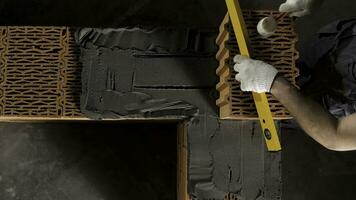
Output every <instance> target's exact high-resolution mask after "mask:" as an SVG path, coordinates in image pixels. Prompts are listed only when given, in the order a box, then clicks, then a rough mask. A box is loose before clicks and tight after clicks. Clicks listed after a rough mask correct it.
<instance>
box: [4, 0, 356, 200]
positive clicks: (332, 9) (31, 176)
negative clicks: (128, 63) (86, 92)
mask: <svg viewBox="0 0 356 200" xmlns="http://www.w3.org/2000/svg"><path fill="white" fill-rule="evenodd" d="M280 2H282V0H254V1H251V0H241V3H242V7H244V8H258V9H277V7H278V4H279V3H280ZM355 10H356V4H354V3H353V1H334V0H326V2H325V4H324V5H323V6H322V8H321V9H320V10H318V11H316V12H314V14H313V15H311V16H308V17H305V18H302V19H300V20H298V21H297V28H298V31H299V36H300V44H301V45H304V44H305V43H306V42H308V39H309V38H310V35H311V34H312V33H314V32H315V31H316V30H317V29H318V28H320V27H321V26H322V25H324V24H327V23H329V22H331V21H332V20H334V19H340V18H345V17H355V14H354V13H355ZM225 12H226V9H225V5H224V1H222V0H210V1H203V0H182V1H164V0H138V1H134V3H132V1H112V0H102V1H94V0H90V1H85V2H78V1H71V0H63V1H46V0H34V1H21V0H16V1H14V0H2V1H1V2H0V24H1V25H71V26H100V27H101V26H110V27H117V26H121V25H133V24H145V25H157V24H158V25H168V26H193V27H205V28H206V27H210V28H212V27H216V26H217V25H218V24H219V22H220V20H221V19H222V17H223V15H224V13H225ZM175 133H176V127H175V124H170V125H169V124H166V125H163V126H162V125H157V124H129V125H123V124H119V125H107V124H106V125H105V124H104V125H103V124H77V123H69V124H64V123H59V124H58V123H56V124H53V123H51V124H28V123H26V124H11V123H1V124H0V152H1V153H0V199H1V200H2V199H4V200H8V199H20V200H32V199H34V200H35V199H36V200H42V199H43V200H44V199H56V200H57V199H58V200H67V199H76V200H81V199H83V200H84V199H85V200H87V199H88V200H101V199H137V196H136V195H139V194H141V193H143V192H151V193H152V195H151V196H152V197H153V198H152V199H172V194H173V193H172V191H173V192H174V188H173V187H174V186H173V185H172V184H173V183H174V182H175V181H173V180H175V165H174V163H172V161H175V157H174V156H175V149H173V148H172V147H173V146H174V145H173V143H175V142H176V141H175V139H176V138H175ZM148 136H149V137H148ZM173 136H174V137H173ZM163 138H164V139H163ZM163 140H164V141H165V143H162V142H160V141H163ZM282 140H283V146H284V151H283V154H282V156H283V158H282V159H283V169H282V170H283V199H287V200H297V199H298V200H300V199H304V200H315V199H323V200H328V199H330V200H331V199H333V200H335V199H342V200H348V199H355V198H354V189H353V188H354V186H355V185H356V152H347V153H337V152H330V151H327V150H325V149H323V148H322V147H320V145H318V144H316V143H315V142H314V141H312V140H311V139H310V138H309V137H307V136H306V135H305V134H304V133H303V132H302V131H296V130H286V131H285V134H284V135H283V136H282ZM162 145H167V146H162ZM147 146H150V148H147ZM142 149H145V150H147V149H151V150H152V151H149V152H145V151H141V150H142ZM161 149H165V151H161ZM127 151H130V152H134V153H133V154H130V155H128V154H126V152H127ZM139 157H140V158H141V159H138V158H139ZM173 158H174V159H173ZM127 160H129V161H130V162H127ZM153 161H155V162H153ZM156 161H157V162H156ZM153 169H162V170H161V171H155V170H153ZM172 172H173V173H172ZM163 180H164V181H165V182H166V183H168V184H165V185H162V182H161V181H163ZM171 181H173V182H171ZM138 183H139V184H138ZM158 194H160V195H161V196H162V197H165V198H155V197H157V195H158Z"/></svg>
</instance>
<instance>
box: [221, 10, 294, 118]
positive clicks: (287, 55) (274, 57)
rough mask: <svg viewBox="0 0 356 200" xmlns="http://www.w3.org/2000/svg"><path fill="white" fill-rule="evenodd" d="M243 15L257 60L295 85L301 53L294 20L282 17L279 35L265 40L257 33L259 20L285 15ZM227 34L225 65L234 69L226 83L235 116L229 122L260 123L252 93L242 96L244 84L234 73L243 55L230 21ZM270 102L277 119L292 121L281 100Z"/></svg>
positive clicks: (279, 24) (257, 13) (272, 13)
mask: <svg viewBox="0 0 356 200" xmlns="http://www.w3.org/2000/svg"><path fill="white" fill-rule="evenodd" d="M243 14H244V19H245V22H246V27H247V30H248V34H249V37H250V46H251V50H252V56H253V58H254V59H259V60H263V61H265V62H267V63H269V64H271V65H273V66H275V67H276V68H277V69H278V71H279V73H280V74H281V75H283V76H284V77H285V78H287V79H288V80H289V81H290V82H291V83H293V84H294V85H295V84H296V81H295V80H296V78H297V77H298V76H299V70H298V68H297V67H296V60H297V59H298V57H299V53H298V51H297V50H296V42H297V35H296V33H295V30H294V26H293V22H292V20H291V18H289V17H288V16H286V17H282V18H281V19H280V21H279V23H278V29H277V31H276V33H275V34H274V35H273V36H271V37H269V38H262V37H261V36H260V35H259V34H258V32H257V29H256V26H257V23H258V22H259V20H260V19H262V18H264V17H267V16H272V15H273V16H278V15H281V13H279V12H275V11H244V13H243ZM224 31H227V32H228V33H229V37H228V39H227V41H222V42H223V43H224V44H222V45H224V48H226V50H227V52H228V53H229V57H228V58H226V59H225V61H224V62H225V63H226V64H227V66H228V67H229V68H230V73H229V76H228V79H227V80H226V81H227V84H228V87H229V89H230V92H229V94H230V96H229V98H228V104H229V105H230V108H231V112H230V113H231V116H230V117H229V118H238V119H257V118H258V115H257V111H256V108H255V104H254V100H253V97H252V94H251V93H250V92H242V91H241V89H240V83H238V82H237V81H236V80H235V75H236V72H235V71H234V70H233V65H234V62H233V58H234V56H235V55H236V54H238V53H239V49H238V45H237V41H236V38H235V34H234V31H233V28H232V26H231V23H230V21H229V20H228V22H227V23H226V24H225V25H224ZM218 45H221V44H218ZM267 98H268V102H269V105H270V109H271V112H272V115H273V117H274V118H275V119H288V118H291V116H290V114H289V112H288V111H287V110H286V109H285V108H284V107H283V105H281V104H280V103H279V101H278V100H277V99H275V98H274V97H273V96H272V95H271V94H267Z"/></svg>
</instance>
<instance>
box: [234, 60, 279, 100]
mask: <svg viewBox="0 0 356 200" xmlns="http://www.w3.org/2000/svg"><path fill="white" fill-rule="evenodd" d="M234 62H235V63H236V64H235V65H234V70H235V71H236V72H237V74H236V76H235V79H236V80H237V81H240V82H241V90H242V91H250V92H257V93H263V92H270V91H271V87H272V83H273V81H274V78H275V77H276V75H277V73H278V71H277V69H276V68H274V67H273V66H272V65H269V64H267V63H265V62H262V61H259V60H253V59H250V58H248V57H245V56H241V55H236V56H235V57H234Z"/></svg>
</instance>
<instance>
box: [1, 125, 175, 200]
mask: <svg viewBox="0 0 356 200" xmlns="http://www.w3.org/2000/svg"><path fill="white" fill-rule="evenodd" d="M176 143H177V135H176V127H175V124H171V123H170V124H157V123H156V124H155V123H149V124H147V123H130V124H107V123H96V124H94V123H66V124H64V123H48V124H40V123H36V124H29V123H21V124H6V123H0V152H1V153H0V199H1V200H15V199H16V200H49V199H52V200H104V199H105V200H116V199H142V198H143V197H145V198H144V199H152V200H157V199H162V200H170V199H175V197H176V181H177V179H176V169H177V168H176V161H177V156H176V152H177V149H176V147H177V144H176Z"/></svg>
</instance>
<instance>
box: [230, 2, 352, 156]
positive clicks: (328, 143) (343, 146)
mask: <svg viewBox="0 0 356 200" xmlns="http://www.w3.org/2000/svg"><path fill="white" fill-rule="evenodd" d="M319 2H320V1H319ZM318 4H319V3H318ZM313 5H317V3H316V2H315V1H312V0H287V1H286V2H285V3H284V4H282V5H281V6H280V11H282V12H289V13H290V16H293V17H301V16H304V15H307V14H309V13H310V10H311V9H312V8H313ZM321 31H324V32H325V34H323V32H319V34H318V37H319V38H317V39H316V44H314V46H313V47H312V48H310V49H309V52H310V54H309V58H308V56H306V58H305V60H306V61H305V63H307V64H309V65H313V66H309V68H310V69H311V70H316V69H321V70H322V72H321V73H320V71H319V72H318V73H314V75H313V76H317V77H319V78H320V77H321V78H323V77H324V74H327V72H326V71H328V72H331V74H333V75H335V76H336V77H339V79H338V80H341V82H342V83H341V89H342V92H341V94H343V99H345V101H343V102H346V106H345V105H344V104H342V105H343V106H339V107H338V108H340V109H341V110H342V109H344V108H345V109H346V110H345V109H344V110H343V111H344V112H343V113H344V116H343V115H341V116H338V115H337V113H336V112H335V113H334V115H333V114H331V112H330V109H329V110H327V109H326V108H324V107H323V106H322V105H321V104H320V103H318V102H317V101H315V100H314V99H312V98H311V97H309V96H307V95H306V94H305V93H304V92H303V91H304V90H303V89H304V88H303V87H301V88H302V89H301V90H299V89H298V88H297V87H295V86H294V85H292V84H291V83H289V82H288V81H287V80H286V79H285V78H284V77H282V76H281V75H280V74H278V71H277V69H276V68H275V67H273V66H271V65H270V64H267V63H265V62H263V61H259V60H253V59H250V58H247V57H244V56H241V55H236V56H235V57H234V62H235V65H234V70H235V71H236V72H237V73H236V77H235V78H236V80H237V81H239V82H240V83H241V85H240V86H241V90H243V91H252V92H257V93H263V92H270V93H271V94H272V95H273V96H274V97H276V98H277V99H278V100H279V101H280V102H281V103H282V104H283V105H284V106H285V107H286V108H287V109H288V111H289V112H290V113H291V115H292V116H293V117H294V119H295V120H296V121H297V123H298V124H299V125H300V127H301V128H302V129H303V130H304V131H305V132H306V133H307V134H308V135H309V136H311V137H312V138H313V139H314V140H316V141H317V142H319V143H320V144H321V145H323V146H324V147H326V148H327V149H330V150H335V151H350V150H356V113H354V112H355V110H356V66H355V63H356V62H354V60H355V61H356V34H355V33H356V21H355V20H344V21H338V22H336V23H333V24H331V25H329V26H327V27H326V28H324V29H322V30H321ZM354 36H355V37H354ZM313 59H314V60H313ZM310 60H312V61H310ZM323 70H324V71H323ZM315 74H316V75H315ZM326 77H328V76H326ZM330 77H331V76H330ZM324 79H325V77H324ZM326 79H328V78H326ZM328 81H329V82H330V80H324V81H319V85H318V86H319V87H320V88H322V87H324V88H327V90H326V91H327V92H326V93H325V94H327V95H329V96H332V95H330V94H333V92H331V91H336V90H334V85H336V82H333V83H331V84H328ZM314 82H315V81H314ZM306 85H308V84H306ZM314 86H316V85H315V84H314ZM306 87H307V86H306ZM309 88H310V87H309ZM314 88H315V87H314ZM338 91H339V92H340V90H338ZM352 92H353V93H352ZM339 94H340V93H339ZM335 99H337V98H335ZM333 102H337V101H333ZM330 107H333V105H331V106H329V107H328V108H330ZM334 107H335V106H334ZM336 107H337V106H336Z"/></svg>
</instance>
